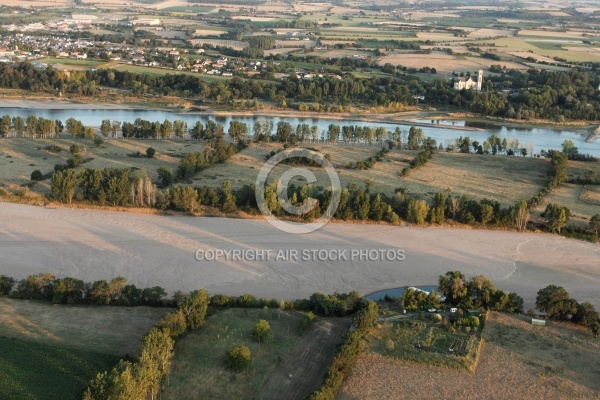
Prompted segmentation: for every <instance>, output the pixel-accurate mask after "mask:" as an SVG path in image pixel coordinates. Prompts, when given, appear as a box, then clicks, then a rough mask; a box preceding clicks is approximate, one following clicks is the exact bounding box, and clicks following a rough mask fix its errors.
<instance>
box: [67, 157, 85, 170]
mask: <svg viewBox="0 0 600 400" xmlns="http://www.w3.org/2000/svg"><path fill="white" fill-rule="evenodd" d="M81 164H83V157H81V155H79V154H75V155H74V156H73V157H71V158H69V159H68V160H67V168H75V167H77V166H79V165H81Z"/></svg>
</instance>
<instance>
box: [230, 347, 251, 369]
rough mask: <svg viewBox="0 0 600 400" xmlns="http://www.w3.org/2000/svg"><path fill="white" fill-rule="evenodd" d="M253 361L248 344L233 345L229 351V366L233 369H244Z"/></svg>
mask: <svg viewBox="0 0 600 400" xmlns="http://www.w3.org/2000/svg"><path fill="white" fill-rule="evenodd" d="M251 363H252V357H251V354H250V349H249V348H248V346H233V347H232V348H231V349H230V350H229V352H228V353H227V361H226V364H227V367H229V368H230V369H232V370H233V371H243V370H245V369H246V368H248V367H249V366H250V364H251Z"/></svg>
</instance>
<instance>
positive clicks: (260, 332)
mask: <svg viewBox="0 0 600 400" xmlns="http://www.w3.org/2000/svg"><path fill="white" fill-rule="evenodd" d="M269 333H271V326H270V325H269V322H268V321H266V320H264V319H261V320H259V321H258V322H257V323H256V324H255V325H254V329H253V330H252V338H253V339H254V340H256V341H257V342H259V343H260V342H262V341H263V340H265V339H266V338H267V337H268V336H269Z"/></svg>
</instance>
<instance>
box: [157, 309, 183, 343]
mask: <svg viewBox="0 0 600 400" xmlns="http://www.w3.org/2000/svg"><path fill="white" fill-rule="evenodd" d="M158 327H159V328H167V329H168V330H169V334H170V335H171V337H177V336H180V335H182V334H183V333H184V332H185V331H186V330H187V321H186V319H185V315H184V314H183V311H182V310H177V311H174V312H171V313H168V314H166V315H164V316H163V317H162V318H161V319H160V321H159V322H158Z"/></svg>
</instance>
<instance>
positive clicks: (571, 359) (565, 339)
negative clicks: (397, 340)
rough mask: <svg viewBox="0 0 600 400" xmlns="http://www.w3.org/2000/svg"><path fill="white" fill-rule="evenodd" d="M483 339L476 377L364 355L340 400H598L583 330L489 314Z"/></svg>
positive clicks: (599, 359)
mask: <svg viewBox="0 0 600 400" xmlns="http://www.w3.org/2000/svg"><path fill="white" fill-rule="evenodd" d="M483 335H484V340H485V341H484V344H483V349H482V353H481V357H480V361H479V365H478V367H477V370H476V371H475V372H474V373H468V372H465V371H460V370H453V369H448V368H439V367H434V366H429V365H424V364H419V363H414V362H407V361H401V360H396V359H392V358H387V357H380V356H375V355H362V356H360V357H359V358H358V361H357V362H356V364H355V365H354V369H353V372H352V375H351V376H350V378H349V379H348V380H347V381H346V382H345V384H344V386H343V387H342V391H341V393H340V395H339V396H338V399H339V400H351V399H352V400H354V399H361V400H369V399H394V400H400V399H425V398H436V399H530V400H536V399H540V400H542V399H565V400H566V399H598V398H600V396H599V390H600V381H598V379H597V376H598V374H599V373H600V342H598V340H595V339H594V338H593V337H592V336H591V334H590V333H589V331H588V330H583V329H579V328H577V327H573V326H571V325H568V324H558V323H550V324H549V326H532V325H531V324H530V323H529V320H528V319H527V318H525V317H521V316H513V315H506V314H500V313H491V314H490V318H489V319H488V321H487V324H486V328H485V329H484V334H483Z"/></svg>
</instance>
